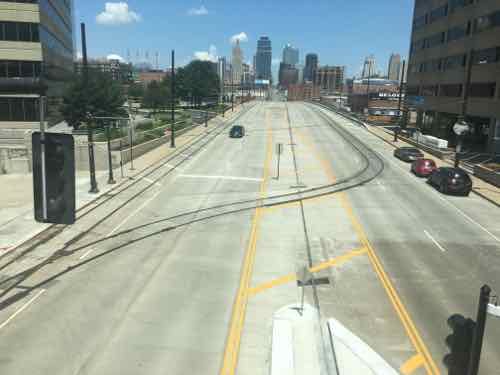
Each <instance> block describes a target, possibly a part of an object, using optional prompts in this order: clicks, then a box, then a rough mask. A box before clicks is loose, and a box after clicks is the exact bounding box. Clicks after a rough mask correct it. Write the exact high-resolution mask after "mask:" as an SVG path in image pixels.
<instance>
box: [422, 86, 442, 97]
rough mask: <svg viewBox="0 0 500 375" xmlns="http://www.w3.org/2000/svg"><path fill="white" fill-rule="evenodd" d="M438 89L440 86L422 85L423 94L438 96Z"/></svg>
mask: <svg viewBox="0 0 500 375" xmlns="http://www.w3.org/2000/svg"><path fill="white" fill-rule="evenodd" d="M437 91H438V86H436V85H429V86H422V95H423V96H436V95H437Z"/></svg>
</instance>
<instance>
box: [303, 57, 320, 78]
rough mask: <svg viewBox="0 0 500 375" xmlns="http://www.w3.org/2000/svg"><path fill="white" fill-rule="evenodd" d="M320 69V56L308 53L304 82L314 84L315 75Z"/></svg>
mask: <svg viewBox="0 0 500 375" xmlns="http://www.w3.org/2000/svg"><path fill="white" fill-rule="evenodd" d="M317 69H318V55H317V54H315V53H308V54H307V55H306V66H305V68H304V81H305V82H312V81H313V80H314V74H315V72H316V70H317Z"/></svg>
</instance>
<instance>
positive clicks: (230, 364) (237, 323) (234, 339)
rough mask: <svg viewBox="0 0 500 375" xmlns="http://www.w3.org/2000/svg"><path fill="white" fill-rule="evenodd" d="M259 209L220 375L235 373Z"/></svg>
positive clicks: (269, 145)
mask: <svg viewBox="0 0 500 375" xmlns="http://www.w3.org/2000/svg"><path fill="white" fill-rule="evenodd" d="M268 116H269V111H266V123H267V124H269V119H268ZM272 150H273V147H272V131H271V128H270V127H268V129H267V152H266V160H265V164H264V177H263V181H262V183H261V185H260V198H261V199H262V198H264V197H265V191H266V186H267V181H268V180H269V165H270V162H271V159H272V156H273V154H272ZM261 211H262V210H261V209H259V208H257V209H256V210H255V214H254V217H253V220H252V229H251V232H250V238H249V242H248V246H247V249H246V253H245V258H244V260H243V265H242V270H241V277H240V283H239V287H238V292H237V294H236V299H235V301H234V304H233V311H232V314H231V323H230V327H229V332H228V335H227V338H226V344H225V349H224V355H223V359H222V366H221V370H220V372H219V374H220V375H233V374H234V373H235V372H236V367H237V365H238V356H239V351H240V341H241V333H242V330H243V325H244V322H245V313H246V307H247V301H248V287H249V285H250V281H251V277H252V271H253V266H254V262H255V253H256V249H257V239H258V232H259V220H260V217H261Z"/></svg>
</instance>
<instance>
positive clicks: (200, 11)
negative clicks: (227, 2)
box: [187, 5, 208, 16]
mask: <svg viewBox="0 0 500 375" xmlns="http://www.w3.org/2000/svg"><path fill="white" fill-rule="evenodd" d="M187 13H188V15H189V16H206V15H207V14H208V9H207V8H205V6H204V5H201V6H200V7H199V8H191V9H189V10H188V12H187Z"/></svg>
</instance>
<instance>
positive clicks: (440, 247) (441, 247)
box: [424, 230, 446, 253]
mask: <svg viewBox="0 0 500 375" xmlns="http://www.w3.org/2000/svg"><path fill="white" fill-rule="evenodd" d="M424 233H425V235H426V236H427V237H428V238H429V239H430V240H431V241H432V242H434V245H436V246H437V247H438V248H439V250H441V251H442V252H443V253H444V252H446V249H445V248H444V247H443V246H441V244H440V243H439V242H437V241H436V239H435V238H434V237H432V236H431V234H430V233H429V232H427V231H426V230H424Z"/></svg>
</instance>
